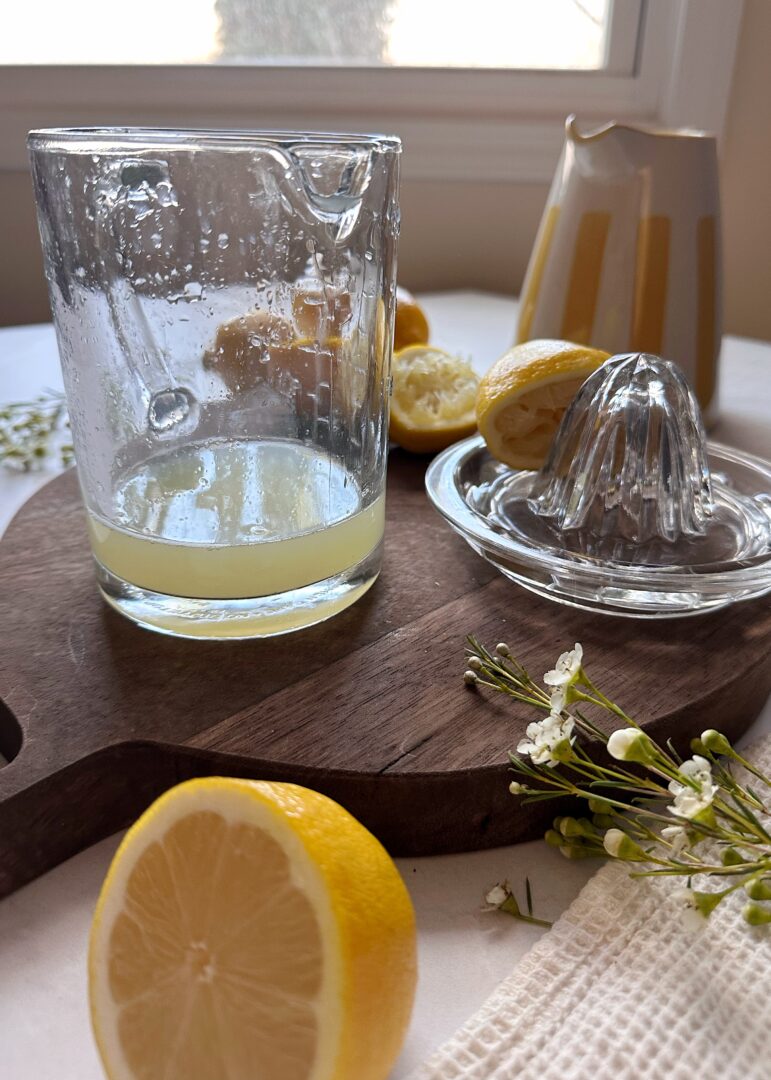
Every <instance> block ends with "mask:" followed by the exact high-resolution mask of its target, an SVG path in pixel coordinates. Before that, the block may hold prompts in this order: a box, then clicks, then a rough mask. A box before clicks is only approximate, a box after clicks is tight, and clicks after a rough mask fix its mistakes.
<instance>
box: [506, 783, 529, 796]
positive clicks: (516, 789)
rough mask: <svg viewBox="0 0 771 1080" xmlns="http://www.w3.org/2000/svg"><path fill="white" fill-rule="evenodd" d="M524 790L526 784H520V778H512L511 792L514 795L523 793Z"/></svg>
mask: <svg viewBox="0 0 771 1080" xmlns="http://www.w3.org/2000/svg"><path fill="white" fill-rule="evenodd" d="M524 790H525V785H524V784H520V782H519V781H518V780H512V781H511V783H510V784H509V791H510V792H511V794H512V795H521V794H522V792H523V791H524Z"/></svg>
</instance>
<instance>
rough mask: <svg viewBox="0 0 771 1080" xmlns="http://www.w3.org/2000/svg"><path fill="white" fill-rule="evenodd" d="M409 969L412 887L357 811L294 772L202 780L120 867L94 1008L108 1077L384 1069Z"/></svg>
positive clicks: (301, 1078)
mask: <svg viewBox="0 0 771 1080" xmlns="http://www.w3.org/2000/svg"><path fill="white" fill-rule="evenodd" d="M415 970H416V962H415V925H414V913H413V910H412V905H411V903H410V900H409V896H408V894H407V891H406V889H405V887H404V884H403V882H402V880H401V878H400V876H399V874H398V872H397V870H396V868H395V867H394V865H393V863H392V861H391V860H390V858H389V857H388V855H387V853H386V852H385V851H384V849H383V848H382V847H381V845H380V844H379V843H378V841H377V840H376V839H375V838H374V837H373V836H372V835H371V834H370V833H369V832H368V831H367V830H366V829H365V828H364V827H363V826H362V825H361V824H360V823H359V822H357V821H356V820H355V818H353V817H352V816H351V815H350V814H348V812H347V811H345V810H344V809H343V808H342V807H340V806H338V804H337V803H334V802H333V801H332V800H331V799H328V798H326V797H325V796H323V795H320V794H318V793H317V792H313V791H309V790H307V789H305V788H301V787H297V786H296V785H293V784H280V783H268V782H260V781H248V780H231V779H224V778H208V779H203V780H193V781H189V782H187V783H185V784H181V785H179V786H178V787H176V788H173V789H172V790H171V791H169V792H167V793H166V794H165V795H163V796H162V797H161V798H160V799H159V800H158V801H157V802H156V803H154V804H153V806H152V807H150V809H149V810H148V811H147V812H146V813H145V814H143V815H142V817H141V818H140V819H139V820H138V821H137V823H136V824H135V825H134V826H133V827H132V828H131V829H130V830H129V832H128V833H127V835H126V837H125V839H124V841H123V843H122V844H121V846H120V848H119V849H118V852H117V854H116V856H115V858H114V860H113V863H112V866H111V867H110V870H109V873H108V875H107V878H106V880H105V883H104V886H103V888H102V892H101V895H100V897H99V901H98V904H97V909H96V913H95V916H94V921H93V925H92V930H91V940H90V947H89V999H90V1005H91V1020H92V1025H93V1029H94V1033H95V1036H96V1041H97V1045H98V1048H99V1051H100V1054H101V1057H102V1061H103V1064H104V1067H105V1071H106V1073H107V1075H108V1077H109V1078H110V1080H140V1078H141V1080H162V1078H163V1080H183V1078H184V1080H220V1078H221V1080H251V1078H253V1077H255V1076H259V1077H263V1078H265V1080H385V1077H387V1075H388V1072H389V1070H390V1068H391V1065H392V1064H393V1061H394V1060H395V1058H396V1056H397V1054H398V1052H399V1049H400V1047H401V1043H402V1041H403V1037H404V1033H405V1030H406V1027H407V1023H408V1021H409V1015H410V1011H411V1006H412V999H413V994H414V987H415Z"/></svg>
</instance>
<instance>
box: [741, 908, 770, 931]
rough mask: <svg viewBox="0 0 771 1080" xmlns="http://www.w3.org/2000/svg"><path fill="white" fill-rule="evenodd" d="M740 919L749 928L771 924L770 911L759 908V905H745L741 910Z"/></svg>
mask: <svg viewBox="0 0 771 1080" xmlns="http://www.w3.org/2000/svg"><path fill="white" fill-rule="evenodd" d="M742 917H743V918H744V920H745V922H748V923H749V924H750V926H764V925H765V924H766V923H771V910H770V909H769V908H764V907H761V906H760V904H746V905H745V906H744V907H743V908H742Z"/></svg>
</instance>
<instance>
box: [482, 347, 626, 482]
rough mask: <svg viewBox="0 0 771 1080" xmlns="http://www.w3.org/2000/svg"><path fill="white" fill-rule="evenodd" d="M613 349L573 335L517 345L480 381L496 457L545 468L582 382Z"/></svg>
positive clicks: (486, 432)
mask: <svg viewBox="0 0 771 1080" xmlns="http://www.w3.org/2000/svg"><path fill="white" fill-rule="evenodd" d="M609 355H610V354H609V353H606V352H603V351H602V350H601V349H591V348H589V347H587V346H586V345H574V344H573V343H571V342H568V341H552V340H548V339H540V340H536V341H527V342H525V343H524V344H522V345H515V346H514V348H512V349H509V350H508V352H506V353H504V354H503V356H502V357H501V358H500V359H499V360H497V361H496V363H495V364H493V366H492V367H491V368H490V370H489V371H488V372H487V374H486V375H485V376H484V377H483V378H482V381H481V382H480V384H479V391H478V393H477V399H476V418H477V423H478V425H479V431H480V434H481V435H482V436H483V437H484V439H485V442H486V443H487V448H488V450H489V451H490V453H491V454H492V456H493V457H495V458H497V459H498V460H499V461H502V462H503V463H504V464H506V465H509V466H510V467H511V468H512V469H540V468H541V466H542V465H543V464H544V462H545V461H546V458H547V456H548V453H549V449H550V448H551V444H552V440H553V438H554V435H555V434H556V431H557V428H558V427H559V425H560V421H561V420H562V417H563V416H564V414H565V410H566V409H567V407H568V405H569V404H570V402H571V401H572V400H573V398H574V397H575V394H576V392H577V391H578V389H579V387H580V386H581V384H582V383H583V382H584V381H585V380H586V379H587V378H588V377H589V375H591V373H592V372H593V371H595V370H596V369H597V368H598V367H599V366H600V364H602V363H604V361H605V360H607V359H608V357H609Z"/></svg>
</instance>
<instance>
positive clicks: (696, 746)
mask: <svg viewBox="0 0 771 1080" xmlns="http://www.w3.org/2000/svg"><path fill="white" fill-rule="evenodd" d="M691 750H692V751H693V752H694V754H704V753H706V751H707V748H706V746H705V745H704V743H703V742H702V741H701V739H691Z"/></svg>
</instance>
